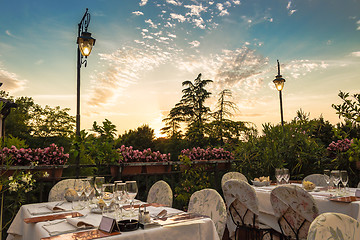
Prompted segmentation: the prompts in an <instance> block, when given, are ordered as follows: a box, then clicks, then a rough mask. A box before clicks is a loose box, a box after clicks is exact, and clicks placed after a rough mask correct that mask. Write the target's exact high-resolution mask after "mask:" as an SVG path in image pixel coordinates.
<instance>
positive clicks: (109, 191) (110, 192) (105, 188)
mask: <svg viewBox="0 0 360 240" xmlns="http://www.w3.org/2000/svg"><path fill="white" fill-rule="evenodd" d="M114 189H115V184H113V183H106V184H103V185H102V200H104V203H105V207H104V208H103V214H104V210H108V211H109V212H110V210H111V204H112V202H113V200H114Z"/></svg>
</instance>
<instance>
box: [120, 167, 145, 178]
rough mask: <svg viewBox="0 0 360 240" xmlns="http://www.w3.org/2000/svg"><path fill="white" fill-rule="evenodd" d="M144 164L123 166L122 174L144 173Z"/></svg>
mask: <svg viewBox="0 0 360 240" xmlns="http://www.w3.org/2000/svg"><path fill="white" fill-rule="evenodd" d="M142 168H143V167H142V166H141V165H136V166H122V169H121V176H133V175H138V174H140V173H142Z"/></svg>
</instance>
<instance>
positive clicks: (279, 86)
mask: <svg viewBox="0 0 360 240" xmlns="http://www.w3.org/2000/svg"><path fill="white" fill-rule="evenodd" d="M277 65H278V75H277V76H275V77H276V78H275V79H274V81H273V83H275V87H276V89H277V90H278V91H279V97H280V114H281V126H282V127H284V117H283V107H282V95H281V91H282V89H283V88H284V83H285V79H284V78H282V76H281V74H280V63H279V60H277Z"/></svg>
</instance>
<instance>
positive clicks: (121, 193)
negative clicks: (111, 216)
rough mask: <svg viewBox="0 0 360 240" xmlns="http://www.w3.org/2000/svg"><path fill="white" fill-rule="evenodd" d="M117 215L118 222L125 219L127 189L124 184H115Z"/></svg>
mask: <svg viewBox="0 0 360 240" xmlns="http://www.w3.org/2000/svg"><path fill="white" fill-rule="evenodd" d="M114 195H115V203H116V204H115V213H116V220H121V219H122V217H123V212H122V211H123V204H124V203H125V201H126V187H125V183H123V182H118V181H116V182H115V191H114Z"/></svg>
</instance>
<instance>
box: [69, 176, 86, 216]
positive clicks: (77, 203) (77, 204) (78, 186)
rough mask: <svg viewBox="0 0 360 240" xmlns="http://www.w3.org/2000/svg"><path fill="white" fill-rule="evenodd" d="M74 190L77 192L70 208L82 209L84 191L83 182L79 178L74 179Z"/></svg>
mask: <svg viewBox="0 0 360 240" xmlns="http://www.w3.org/2000/svg"><path fill="white" fill-rule="evenodd" d="M74 190H75V192H76V194H77V197H76V199H74V200H73V202H72V208H73V209H74V210H82V209H84V204H83V202H82V194H83V193H84V182H83V181H82V180H80V179H76V180H75V181H74Z"/></svg>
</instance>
